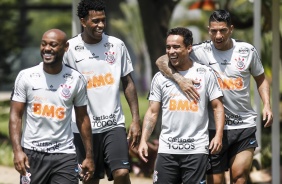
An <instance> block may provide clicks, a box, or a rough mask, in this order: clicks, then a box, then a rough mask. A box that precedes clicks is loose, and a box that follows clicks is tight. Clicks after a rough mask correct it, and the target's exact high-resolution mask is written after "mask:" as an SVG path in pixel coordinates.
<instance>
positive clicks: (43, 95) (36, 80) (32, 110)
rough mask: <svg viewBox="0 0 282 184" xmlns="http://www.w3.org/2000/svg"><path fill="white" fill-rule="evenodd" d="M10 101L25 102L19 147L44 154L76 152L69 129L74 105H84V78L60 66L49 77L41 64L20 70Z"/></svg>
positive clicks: (68, 68)
mask: <svg viewBox="0 0 282 184" xmlns="http://www.w3.org/2000/svg"><path fill="white" fill-rule="evenodd" d="M12 100H13V101H17V102H22V103H26V107H25V111H24V116H23V129H22V139H21V145H22V147H24V148H26V149H30V150H34V151H40V152H47V153H75V146H74V144H73V133H72V130H71V113H72V108H73V106H84V105H87V96H86V81H85V79H84V78H83V76H82V75H81V74H80V73H79V72H77V71H75V70H73V69H71V68H70V67H67V66H65V65H63V68H62V71H61V72H60V73H58V74H55V75H51V74H48V73H46V72H44V70H43V63H42V62H41V63H40V64H39V65H37V66H34V67H32V68H28V69H25V70H22V71H21V72H20V73H19V74H18V76H17V78H16V81H15V88H14V91H13V95H12Z"/></svg>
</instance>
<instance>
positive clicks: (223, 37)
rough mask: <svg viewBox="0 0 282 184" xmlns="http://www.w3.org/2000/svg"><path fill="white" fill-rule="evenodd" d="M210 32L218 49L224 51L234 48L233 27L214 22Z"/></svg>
mask: <svg viewBox="0 0 282 184" xmlns="http://www.w3.org/2000/svg"><path fill="white" fill-rule="evenodd" d="M208 31H209V35H210V38H211V40H212V41H213V43H214V46H215V48H216V49H218V50H222V51H224V50H228V49H231V48H232V40H231V34H232V31H233V25H231V26H227V24H226V23H225V22H217V21H212V22H210V25H209V27H208Z"/></svg>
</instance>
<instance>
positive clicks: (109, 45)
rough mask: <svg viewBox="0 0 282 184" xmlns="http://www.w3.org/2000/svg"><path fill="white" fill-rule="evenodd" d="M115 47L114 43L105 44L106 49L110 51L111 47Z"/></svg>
mask: <svg viewBox="0 0 282 184" xmlns="http://www.w3.org/2000/svg"><path fill="white" fill-rule="evenodd" d="M113 46H114V45H113V44H112V43H105V44H104V47H106V48H107V49H110V48H111V47H113Z"/></svg>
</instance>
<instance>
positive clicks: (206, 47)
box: [192, 40, 212, 51]
mask: <svg viewBox="0 0 282 184" xmlns="http://www.w3.org/2000/svg"><path fill="white" fill-rule="evenodd" d="M200 48H202V49H204V50H211V48H212V42H211V41H210V40H206V41H203V42H200V43H196V44H193V45H192V49H193V51H197V50H199V49H200Z"/></svg>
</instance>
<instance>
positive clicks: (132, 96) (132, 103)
mask: <svg viewBox="0 0 282 184" xmlns="http://www.w3.org/2000/svg"><path fill="white" fill-rule="evenodd" d="M121 81H122V86H123V91H124V95H125V98H126V101H127V103H128V105H129V108H130V111H131V115H132V122H131V124H130V127H129V131H128V137H127V139H130V138H131V137H132V143H131V147H132V148H134V147H136V146H137V145H138V144H139V141H140V136H141V128H140V116H139V106H138V98H137V92H136V88H135V84H134V82H133V80H132V77H131V74H128V75H126V76H125V77H122V78H121Z"/></svg>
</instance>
